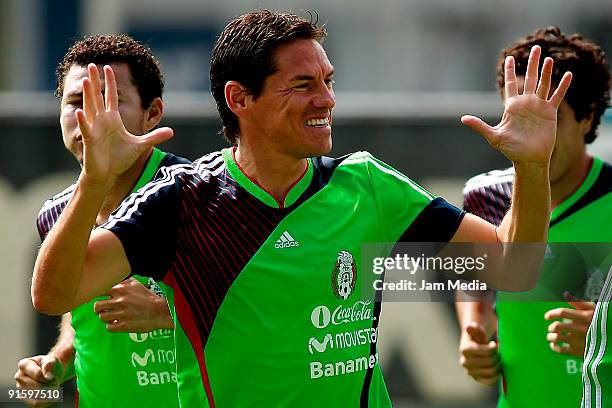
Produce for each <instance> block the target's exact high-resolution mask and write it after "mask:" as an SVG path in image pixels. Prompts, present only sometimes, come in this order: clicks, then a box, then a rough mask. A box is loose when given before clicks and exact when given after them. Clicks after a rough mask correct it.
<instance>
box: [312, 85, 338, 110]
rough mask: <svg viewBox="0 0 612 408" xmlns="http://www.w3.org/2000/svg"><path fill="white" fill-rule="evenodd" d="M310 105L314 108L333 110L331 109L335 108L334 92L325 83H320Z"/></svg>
mask: <svg viewBox="0 0 612 408" xmlns="http://www.w3.org/2000/svg"><path fill="white" fill-rule="evenodd" d="M312 103H313V105H314V106H315V107H316V108H326V109H328V110H331V109H333V107H334V106H336V97H335V96H334V90H333V89H332V88H331V86H329V85H328V84H327V83H322V84H321V85H319V86H318V89H317V93H316V95H315V97H314V98H313V101H312Z"/></svg>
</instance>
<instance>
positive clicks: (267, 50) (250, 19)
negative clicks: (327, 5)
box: [210, 10, 327, 144]
mask: <svg viewBox="0 0 612 408" xmlns="http://www.w3.org/2000/svg"><path fill="white" fill-rule="evenodd" d="M315 16H316V13H315ZM313 20H314V19H313V14H311V18H310V20H306V19H304V18H301V17H298V16H296V15H294V14H286V13H279V12H272V11H269V10H261V11H254V12H250V13H248V14H244V15H242V16H240V17H238V18H236V19H235V20H233V21H232V22H230V23H229V24H228V25H227V26H226V27H225V29H223V32H221V35H220V36H219V38H218V39H217V42H216V43H215V47H214V49H213V53H212V58H211V63H210V89H211V92H212V94H213V97H214V98H215V102H216V104H217V110H218V111H219V115H220V116H221V120H222V121H223V128H222V132H223V135H224V136H225V138H226V139H227V140H228V141H229V142H230V143H232V144H235V143H236V141H237V140H238V134H239V133H240V128H239V124H238V118H237V117H236V115H234V113H233V112H232V111H231V110H230V109H229V107H228V106H227V102H226V101H225V84H226V83H227V82H228V81H237V82H239V83H240V84H241V85H242V86H244V87H246V88H247V89H248V90H249V92H250V93H251V94H252V95H253V96H254V97H255V98H257V97H258V96H259V95H260V94H261V91H262V90H263V86H264V82H265V80H266V78H267V77H268V76H270V75H272V74H273V73H274V72H276V70H277V67H276V66H275V62H274V54H275V52H276V50H278V48H279V47H281V46H282V45H285V44H288V43H290V42H292V41H295V40H300V39H313V40H316V41H318V42H319V43H322V42H323V41H324V40H325V37H326V36H327V33H326V31H325V28H324V27H317V21H313Z"/></svg>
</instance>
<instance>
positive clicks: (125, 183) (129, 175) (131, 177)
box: [96, 149, 153, 225]
mask: <svg viewBox="0 0 612 408" xmlns="http://www.w3.org/2000/svg"><path fill="white" fill-rule="evenodd" d="M152 152H153V149H151V150H149V151H148V152H147V153H144V154H143V155H142V156H140V157H139V158H138V160H136V162H135V163H134V164H133V165H132V166H131V167H130V168H129V169H127V170H126V171H125V172H123V173H121V174H120V175H119V177H117V180H116V181H115V183H114V184H113V187H112V188H111V190H110V191H109V192H108V194H107V195H106V198H105V199H104V203H103V204H102V208H101V209H100V212H99V213H98V217H97V218H96V224H97V225H101V224H103V223H105V222H106V221H107V220H108V218H109V216H110V214H111V213H112V212H113V211H115V209H116V208H117V207H118V206H119V204H121V202H122V201H123V200H124V199H125V197H127V196H128V195H129V194H130V193H131V192H132V190H133V189H134V186H135V185H136V183H137V182H138V180H139V179H140V176H141V175H142V172H143V171H144V169H145V167H146V165H147V162H148V161H149V158H150V157H151V153H152Z"/></svg>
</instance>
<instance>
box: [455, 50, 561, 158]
mask: <svg viewBox="0 0 612 408" xmlns="http://www.w3.org/2000/svg"><path fill="white" fill-rule="evenodd" d="M540 54H541V49H540V47H539V46H534V47H533V48H532V49H531V53H530V54H529V62H528V64H527V73H526V75H525V86H524V92H523V93H522V94H519V92H518V86H517V80H516V74H515V68H514V59H513V58H512V57H507V58H506V61H505V64H504V82H505V95H506V100H505V106H504V113H503V116H502V119H501V121H500V122H499V123H498V124H497V125H496V126H494V127H492V126H489V125H487V124H486V123H484V122H483V121H482V120H481V119H479V118H477V117H474V116H464V117H462V118H461V121H462V122H463V123H464V124H466V125H468V126H470V127H471V128H473V129H474V130H476V131H477V132H478V133H480V134H481V135H483V136H484V137H485V139H487V141H488V142H489V143H490V144H491V145H492V146H493V147H494V148H495V149H497V150H499V151H500V152H501V153H503V154H504V155H505V156H506V157H507V158H508V159H510V160H512V162H513V163H515V164H518V163H542V164H547V163H548V162H549V161H550V157H551V154H552V151H553V148H554V145H555V137H556V132H557V109H558V108H559V105H560V104H561V101H562V100H563V97H564V96H565V92H566V91H567V89H568V88H569V85H570V82H571V79H572V76H571V73H569V72H567V73H565V75H564V76H563V78H562V79H561V81H560V82H559V85H558V87H557V89H555V91H554V92H553V94H552V95H551V96H550V98H549V97H548V95H549V92H550V86H551V76H552V67H553V60H552V59H551V58H546V59H544V64H543V65H542V74H541V77H540V78H539V80H538V65H539V59H540Z"/></svg>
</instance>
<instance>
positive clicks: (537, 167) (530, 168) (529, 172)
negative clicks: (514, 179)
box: [512, 161, 550, 180]
mask: <svg viewBox="0 0 612 408" xmlns="http://www.w3.org/2000/svg"><path fill="white" fill-rule="evenodd" d="M512 164H513V165H514V172H515V174H516V175H517V176H519V177H520V176H526V177H529V178H530V179H531V178H533V177H537V178H542V179H546V180H548V173H549V169H550V161H546V162H516V163H512Z"/></svg>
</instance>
